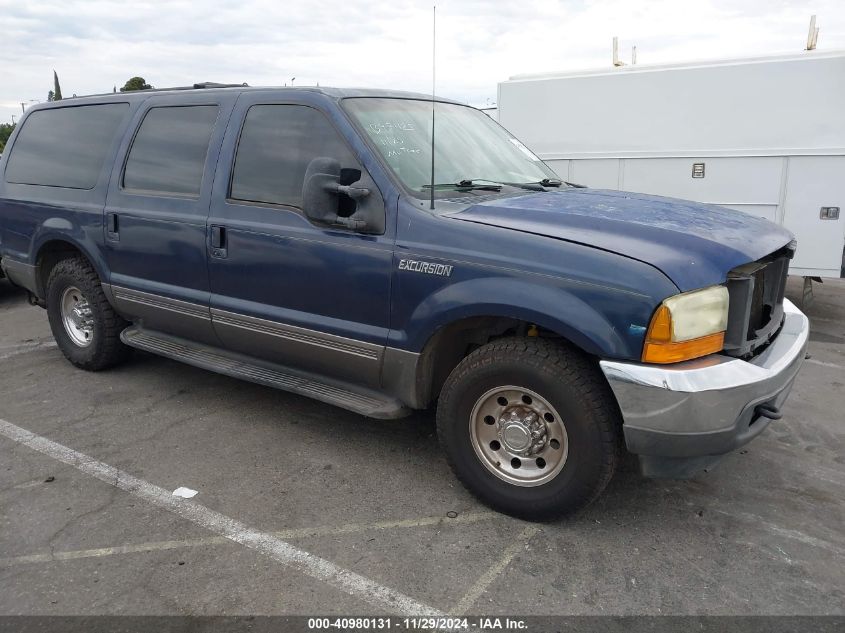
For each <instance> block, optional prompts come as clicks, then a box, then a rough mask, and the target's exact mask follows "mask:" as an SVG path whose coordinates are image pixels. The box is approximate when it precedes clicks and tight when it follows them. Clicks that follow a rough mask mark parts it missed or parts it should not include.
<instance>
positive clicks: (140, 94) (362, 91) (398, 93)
mask: <svg viewBox="0 0 845 633" xmlns="http://www.w3.org/2000/svg"><path fill="white" fill-rule="evenodd" d="M195 90H202V91H203V92H208V93H216V92H231V91H236V92H279V91H286V92H287V91H290V92H314V93H318V94H323V95H326V96H327V97H330V98H332V99H345V98H349V97H382V98H391V99H422V100H426V101H429V100H431V95H430V94H423V93H419V92H405V91H402V90H385V89H378V88H331V87H322V86H247V85H245V84H244V85H241V84H214V83H211V82H204V83H200V84H194V85H193V86H185V87H178V88H152V89H149V90H132V91H129V92H117V93H113V92H106V93H102V94H95V95H80V96H78V97H65V98H64V99H63V101H67V100H71V99H73V100H80V99H93V98H97V99H102V98H104V97H120V99H121V101H125V100H126V99H127V98H128V99H143V98H146V97H149V96H151V95H162V94H165V95H166V94H184V93H189V92H193V91H195ZM435 100H436V101H442V102H447V103H459V102H458V101H453V100H451V99H445V98H443V97H435Z"/></svg>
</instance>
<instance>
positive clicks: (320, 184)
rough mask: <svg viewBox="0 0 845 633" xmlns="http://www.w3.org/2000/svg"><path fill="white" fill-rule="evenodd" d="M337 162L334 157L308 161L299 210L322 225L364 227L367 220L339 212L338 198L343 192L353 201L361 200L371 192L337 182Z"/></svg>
mask: <svg viewBox="0 0 845 633" xmlns="http://www.w3.org/2000/svg"><path fill="white" fill-rule="evenodd" d="M340 178H341V169H340V163H339V162H338V161H336V160H335V159H333V158H325V157H320V158H315V159H314V160H312V161H311V162H310V163H308V168H307V169H306V170H305V179H304V181H303V184H302V210H303V211H304V212H305V216H306V217H307V218H309V219H310V220H313V221H314V222H319V223H321V224H336V225H340V226H346V227H349V228H351V229H353V230H356V231H360V230H363V229H365V228H366V226H367V222H366V221H365V220H363V219H361V218H357V217H355V216H356V214H354V213H353V214H352V215H351V216H349V217H343V216H340V215H338V209H339V206H340V200H339V199H338V195H340V194H343V195H345V196H348V197H349V198H351V199H352V200H360V199H362V198H366V197H367V196H368V195H370V190H369V189H366V188H364V187H352V186H349V185H342V184H340Z"/></svg>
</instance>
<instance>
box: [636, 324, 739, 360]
mask: <svg viewBox="0 0 845 633" xmlns="http://www.w3.org/2000/svg"><path fill="white" fill-rule="evenodd" d="M724 346H725V333H724V332H716V333H715V334H708V335H707V336H702V337H701V338H694V339H692V340H689V341H681V342H679V343H672V342H671V341H667V342H654V341H650V340H648V339H646V342H645V345H644V346H643V362H644V363H661V364H665V363H678V362H680V361H682V360H690V359H692V358H698V357H699V356H707V355H708V354H715V353H716V352H721V351H722V348H723V347H724Z"/></svg>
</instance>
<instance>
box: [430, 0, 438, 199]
mask: <svg viewBox="0 0 845 633" xmlns="http://www.w3.org/2000/svg"><path fill="white" fill-rule="evenodd" d="M436 45H437V5H436V4H435V5H434V6H433V7H432V12H431V206H430V207H429V208H430V209H431V210H432V211H434V80H435V77H436V75H435V74H434V72H435V67H436V59H437V58H436V57H435V52H436V49H435V47H436Z"/></svg>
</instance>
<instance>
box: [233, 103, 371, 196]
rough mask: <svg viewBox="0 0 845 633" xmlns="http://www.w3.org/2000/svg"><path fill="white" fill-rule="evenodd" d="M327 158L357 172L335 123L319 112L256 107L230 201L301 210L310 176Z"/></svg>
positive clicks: (246, 125)
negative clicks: (316, 161) (311, 166)
mask: <svg viewBox="0 0 845 633" xmlns="http://www.w3.org/2000/svg"><path fill="white" fill-rule="evenodd" d="M320 156H325V157H328V158H335V159H337V160H338V161H340V164H341V166H342V167H356V166H357V164H358V161H356V160H355V158H354V157H353V156H352V153H351V152H350V151H349V149H348V148H347V146H346V145H345V144H344V142H343V140H342V139H341V138H340V137H339V136H338V134H337V132H336V131H335V129H334V128H333V127H332V125H331V123H329V121H328V120H327V119H326V117H324V116H323V115H322V114H321V113H320V112H319V111H317V110H315V109H314V108H309V107H307V106H298V105H256V106H252V107H251V108H250V109H249V111H248V112H247V115H246V120H245V121H244V126H243V130H242V131H241V139H240V142H239V143H238V153H237V156H236V158H235V167H234V169H233V173H232V188H231V192H230V195H229V197H230V198H233V199H236V200H246V201H251V202H269V203H271V204H283V205H287V206H291V207H297V208H300V207H302V184H303V180H304V179H305V170H306V169H307V168H308V163H310V162H311V161H312V160H313V159H314V158H317V157H320Z"/></svg>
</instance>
